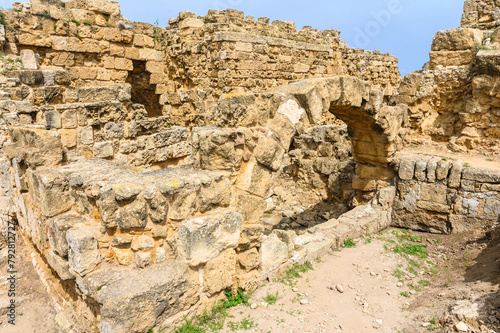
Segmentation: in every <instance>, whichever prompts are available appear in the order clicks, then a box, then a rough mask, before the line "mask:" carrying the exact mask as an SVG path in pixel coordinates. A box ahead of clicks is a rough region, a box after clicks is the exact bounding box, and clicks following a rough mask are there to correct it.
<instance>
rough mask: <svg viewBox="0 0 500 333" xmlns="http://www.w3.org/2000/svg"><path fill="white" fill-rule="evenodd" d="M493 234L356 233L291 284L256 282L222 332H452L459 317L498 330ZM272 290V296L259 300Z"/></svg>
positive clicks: (498, 265)
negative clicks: (352, 242) (363, 236)
mask: <svg viewBox="0 0 500 333" xmlns="http://www.w3.org/2000/svg"><path fill="white" fill-rule="evenodd" d="M496 233H497V234H498V230H497V231H496ZM492 234H493V233H492V232H491V230H485V231H483V232H477V233H468V234H464V235H453V236H443V235H430V234H423V233H416V232H411V233H406V232H404V231H401V230H396V229H391V230H387V231H385V232H383V233H382V234H381V235H377V236H374V237H372V238H370V239H368V240H359V241H358V242H357V244H356V246H355V247H353V248H344V249H342V251H341V252H333V253H331V254H330V255H328V256H326V257H324V258H321V262H314V263H313V266H314V270H312V271H309V272H306V273H304V274H303V277H302V278H301V279H298V282H297V285H296V286H295V287H293V286H288V285H285V284H283V283H281V282H272V283H269V284H268V285H266V286H265V287H263V288H261V289H259V290H258V291H257V292H256V293H255V294H254V295H253V296H252V298H251V299H250V303H255V304H254V305H253V307H255V306H257V308H256V309H251V308H249V307H245V306H238V307H236V308H233V309H231V311H230V315H231V316H234V317H233V318H229V319H227V321H226V329H225V330H224V332H231V331H237V332H243V331H249V332H287V333H288V332H290V333H291V332H429V331H436V332H455V331H458V329H457V326H456V325H457V324H458V325H459V326H458V327H459V328H462V327H463V325H466V327H467V329H468V332H500V325H499V320H500V311H499V310H500V293H499V283H500V246H499V243H500V237H499V236H500V235H497V237H498V238H496V239H493V236H492ZM419 248H420V250H419ZM398 249H402V250H403V252H399V253H395V252H397V251H398ZM406 250H408V251H407V252H409V253H413V252H415V254H411V255H408V254H406V253H405V251H406ZM414 250H415V251H414ZM425 253H428V255H426V254H425ZM318 261H319V260H318ZM337 287H338V288H337ZM338 289H340V291H343V292H339V290H338ZM276 292H277V293H278V299H277V301H276V303H275V304H272V305H267V304H266V303H264V299H266V298H267V299H268V300H269V299H270V298H269V297H270V296H269V295H276ZM271 299H272V297H271ZM452 309H453V310H454V312H455V313H454V314H452V313H451V310H452ZM464 316H467V317H469V318H468V319H466V318H464ZM470 317H474V318H470ZM231 322H233V324H231ZM462 324H463V325H462ZM243 325H244V326H246V327H243ZM249 327H251V328H250V329H244V328H249Z"/></svg>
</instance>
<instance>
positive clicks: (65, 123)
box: [61, 109, 78, 129]
mask: <svg viewBox="0 0 500 333" xmlns="http://www.w3.org/2000/svg"><path fill="white" fill-rule="evenodd" d="M61 125H62V128H66V129H68V128H71V129H74V128H77V127H78V119H77V111H76V109H72V110H66V111H63V112H62V113H61Z"/></svg>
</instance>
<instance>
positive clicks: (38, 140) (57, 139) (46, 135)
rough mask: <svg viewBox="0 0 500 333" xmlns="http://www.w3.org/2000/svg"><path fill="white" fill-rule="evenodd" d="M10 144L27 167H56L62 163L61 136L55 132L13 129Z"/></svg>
mask: <svg viewBox="0 0 500 333" xmlns="http://www.w3.org/2000/svg"><path fill="white" fill-rule="evenodd" d="M11 136H12V142H13V143H14V144H15V145H16V155H18V156H20V157H21V158H22V159H23V160H25V161H26V164H27V165H28V166H29V167H37V166H42V165H43V166H56V165H59V164H60V163H61V162H62V159H63V153H62V144H61V136H60V135H59V133H57V132H55V131H46V130H42V129H34V128H19V127H14V128H12V131H11Z"/></svg>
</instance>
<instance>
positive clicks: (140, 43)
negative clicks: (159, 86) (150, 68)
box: [134, 34, 155, 70]
mask: <svg viewBox="0 0 500 333" xmlns="http://www.w3.org/2000/svg"><path fill="white" fill-rule="evenodd" d="M134 46H137V47H149V48H154V47H155V43H154V40H153V38H151V37H149V36H146V35H142V34H135V35H134ZM146 70H147V64H146Z"/></svg>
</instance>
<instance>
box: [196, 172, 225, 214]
mask: <svg viewBox="0 0 500 333" xmlns="http://www.w3.org/2000/svg"><path fill="white" fill-rule="evenodd" d="M231 189H232V184H231V181H230V180H229V179H227V178H224V179H222V180H220V181H216V182H215V181H214V182H212V184H210V185H209V186H203V187H202V188H201V191H200V211H201V212H202V213H203V212H206V211H209V210H211V209H213V208H216V207H227V206H229V203H230V201H231Z"/></svg>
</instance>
